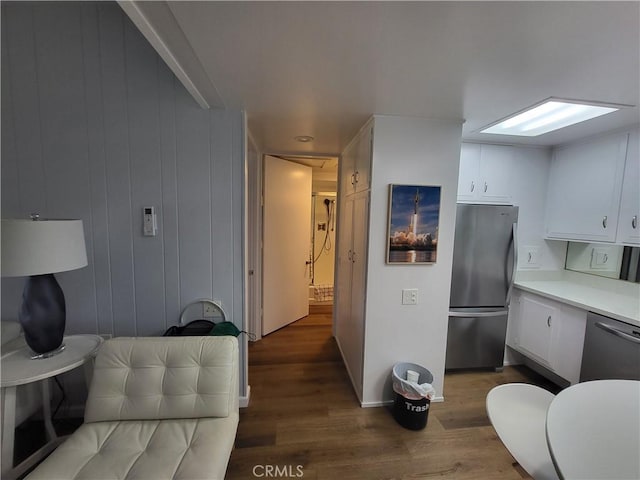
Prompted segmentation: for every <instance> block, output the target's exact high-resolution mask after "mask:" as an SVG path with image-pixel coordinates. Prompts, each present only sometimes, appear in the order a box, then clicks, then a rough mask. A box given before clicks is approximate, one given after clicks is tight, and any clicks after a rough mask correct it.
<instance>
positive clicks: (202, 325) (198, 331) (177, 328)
mask: <svg viewBox="0 0 640 480" xmlns="http://www.w3.org/2000/svg"><path fill="white" fill-rule="evenodd" d="M214 326H215V323H213V322H212V321H211V320H193V321H191V322H189V323H187V324H186V325H174V326H172V327H169V328H168V329H167V331H166V332H164V333H163V334H162V336H163V337H177V336H182V337H185V336H186V337H196V336H202V335H209V334H210V333H211V330H213V327H214Z"/></svg>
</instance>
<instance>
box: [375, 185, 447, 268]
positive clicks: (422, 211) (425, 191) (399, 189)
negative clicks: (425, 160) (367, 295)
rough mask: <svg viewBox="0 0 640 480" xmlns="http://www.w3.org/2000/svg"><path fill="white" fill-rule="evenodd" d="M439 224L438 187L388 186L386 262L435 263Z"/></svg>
mask: <svg viewBox="0 0 640 480" xmlns="http://www.w3.org/2000/svg"><path fill="white" fill-rule="evenodd" d="M439 221H440V187H439V186H431V185H393V184H392V185H389V228H388V230H387V263H388V264H412V265H416V264H431V263H436V259H437V256H438V224H439Z"/></svg>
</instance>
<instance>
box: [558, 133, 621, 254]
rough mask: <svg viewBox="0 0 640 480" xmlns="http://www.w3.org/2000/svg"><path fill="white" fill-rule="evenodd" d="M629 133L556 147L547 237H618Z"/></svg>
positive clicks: (587, 238) (598, 240)
mask: <svg viewBox="0 0 640 480" xmlns="http://www.w3.org/2000/svg"><path fill="white" fill-rule="evenodd" d="M627 136H628V135H627V134H626V133H625V134H616V135H610V136H607V137H604V138H601V139H597V140H594V141H590V142H587V143H581V144H579V145H572V146H569V147H564V148H560V149H558V150H556V151H555V153H554V158H553V161H552V162H551V170H550V173H549V187H548V191H547V217H546V236H547V238H558V239H566V240H588V241H596V242H613V241H614V240H615V237H616V230H617V229H616V226H617V223H618V211H619V205H620V204H619V202H620V191H621V188H622V176H623V170H624V162H625V156H626V150H627Z"/></svg>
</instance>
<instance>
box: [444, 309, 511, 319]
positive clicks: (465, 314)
mask: <svg viewBox="0 0 640 480" xmlns="http://www.w3.org/2000/svg"><path fill="white" fill-rule="evenodd" d="M507 313H509V310H492V311H489V312H470V311H468V310H467V311H465V312H456V311H450V312H449V316H450V317H457V318H482V317H499V316H501V315H506V314H507Z"/></svg>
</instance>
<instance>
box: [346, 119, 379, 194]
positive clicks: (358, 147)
mask: <svg viewBox="0 0 640 480" xmlns="http://www.w3.org/2000/svg"><path fill="white" fill-rule="evenodd" d="M372 142H373V124H372V123H371V122H369V123H367V124H366V125H365V126H364V127H363V129H362V130H361V131H360V133H358V135H356V137H355V138H354V139H353V141H352V142H351V143H350V144H349V145H348V146H347V148H346V149H345V150H344V152H343V153H342V157H341V159H340V162H341V164H342V167H341V169H340V172H341V177H340V188H341V191H342V192H343V193H344V194H345V195H352V194H354V193H356V192H363V191H365V190H368V189H369V185H370V175H371V144H372Z"/></svg>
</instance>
